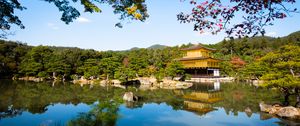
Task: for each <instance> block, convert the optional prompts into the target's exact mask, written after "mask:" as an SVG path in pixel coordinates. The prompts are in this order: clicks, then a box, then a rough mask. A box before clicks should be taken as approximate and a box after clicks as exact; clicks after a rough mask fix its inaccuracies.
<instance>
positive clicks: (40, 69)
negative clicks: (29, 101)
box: [20, 46, 53, 77]
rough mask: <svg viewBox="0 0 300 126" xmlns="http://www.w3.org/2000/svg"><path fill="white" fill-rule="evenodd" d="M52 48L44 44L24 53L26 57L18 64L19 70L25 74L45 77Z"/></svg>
mask: <svg viewBox="0 0 300 126" xmlns="http://www.w3.org/2000/svg"><path fill="white" fill-rule="evenodd" d="M52 52H53V50H52V49H50V48H49V47H46V46H37V47H34V48H32V49H31V51H29V52H28V53H27V54H26V58H24V60H23V61H22V62H21V64H20V72H21V73H22V74H25V75H27V76H37V75H40V76H43V77H47V76H48V74H46V73H47V64H48V63H49V61H50V59H51V56H52Z"/></svg>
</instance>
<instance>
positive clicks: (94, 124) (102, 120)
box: [68, 99, 122, 126]
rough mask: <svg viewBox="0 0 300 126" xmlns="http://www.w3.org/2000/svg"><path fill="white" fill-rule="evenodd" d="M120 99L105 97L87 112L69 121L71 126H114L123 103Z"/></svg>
mask: <svg viewBox="0 0 300 126" xmlns="http://www.w3.org/2000/svg"><path fill="white" fill-rule="evenodd" d="M121 102H122V101H121V100H119V99H105V100H102V101H100V103H99V104H96V105H94V107H93V108H92V110H90V111H89V112H87V113H80V114H79V116H78V117H77V118H75V119H72V120H70V121H69V122H68V125H69V126H114V125H115V124H116V121H117V119H118V110H119V106H120V104H121Z"/></svg>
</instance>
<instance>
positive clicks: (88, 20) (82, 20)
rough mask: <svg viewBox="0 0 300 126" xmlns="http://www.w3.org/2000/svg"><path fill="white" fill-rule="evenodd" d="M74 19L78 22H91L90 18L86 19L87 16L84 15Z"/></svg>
mask: <svg viewBox="0 0 300 126" xmlns="http://www.w3.org/2000/svg"><path fill="white" fill-rule="evenodd" d="M76 21H77V22H78V23H89V22H91V20H90V19H87V18H85V17H79V18H77V19H76Z"/></svg>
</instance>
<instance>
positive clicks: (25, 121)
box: [0, 80, 298, 126]
mask: <svg viewBox="0 0 300 126" xmlns="http://www.w3.org/2000/svg"><path fill="white" fill-rule="evenodd" d="M126 91H133V92H134V93H135V94H137V95H138V96H140V97H141V99H140V100H139V101H138V102H135V103H126V102H125V103H124V102H123V101H122V95H123V94H124V93H125V92H126ZM0 93H1V94H0V126H62V125H70V126H72V125H76V126H78V125H83V126H88V125H93V126H94V125H100V126H113V125H116V126H135V125H136V126H199V125H204V126H228V125H230V126H273V125H274V126H277V125H297V124H298V123H297V121H288V120H284V119H279V118H275V117H272V116H271V115H268V114H265V113H261V112H259V107H258V103H259V102H260V101H265V102H267V103H276V102H279V101H280V100H281V99H280V95H279V94H278V93H277V92H270V91H268V90H265V89H260V88H256V87H253V86H250V85H249V84H236V83H224V84H217V83H215V84H214V83H211V84H209V83H206V84H203V83H202V84H195V85H194V86H193V87H191V88H190V89H186V90H152V91H151V90H141V89H140V88H139V86H138V85H137V86H133V87H128V88H127V89H121V88H111V87H110V88H107V87H101V86H96V85H94V86H90V85H85V86H80V85H74V84H69V83H64V84H63V83H57V84H52V83H50V82H43V83H34V82H22V81H8V80H2V81H0Z"/></svg>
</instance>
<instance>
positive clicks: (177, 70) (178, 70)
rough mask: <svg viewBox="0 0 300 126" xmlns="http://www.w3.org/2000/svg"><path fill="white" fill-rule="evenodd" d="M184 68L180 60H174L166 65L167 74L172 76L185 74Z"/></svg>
mask: <svg viewBox="0 0 300 126" xmlns="http://www.w3.org/2000/svg"><path fill="white" fill-rule="evenodd" d="M183 74H184V68H183V65H182V64H181V63H180V62H178V61H172V62H171V63H169V64H168V65H167V67H166V75H167V76H170V77H172V79H173V78H174V77H176V76H177V75H183Z"/></svg>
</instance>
